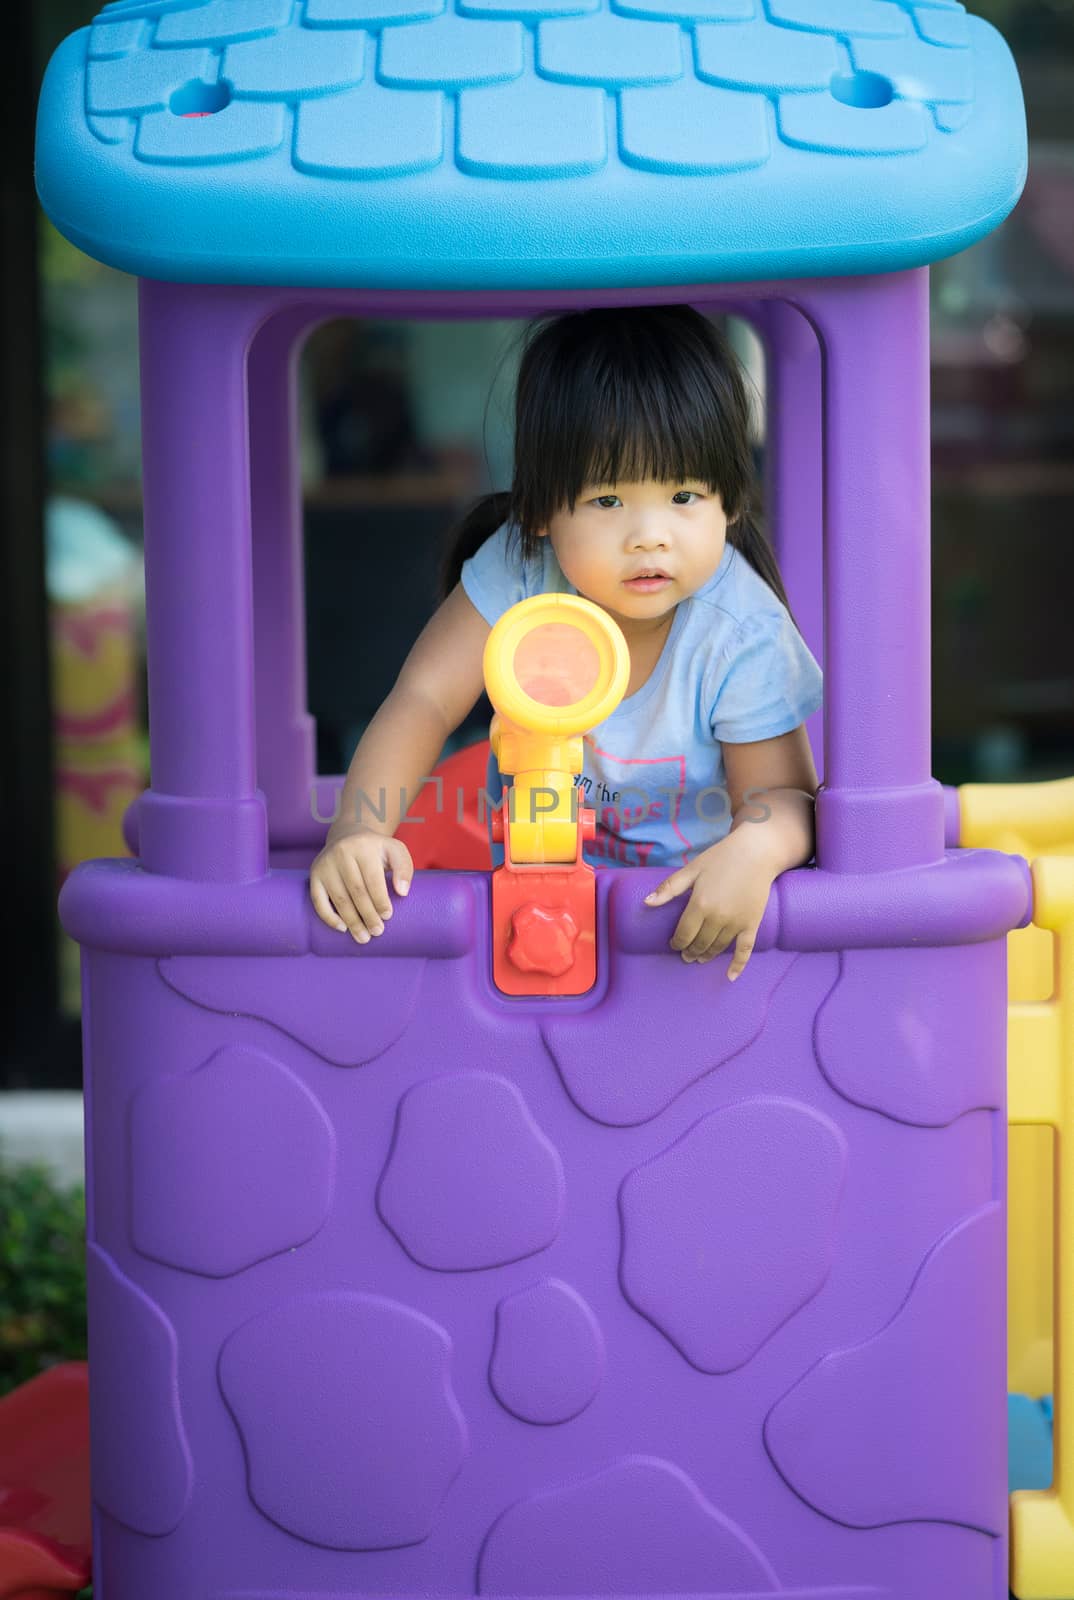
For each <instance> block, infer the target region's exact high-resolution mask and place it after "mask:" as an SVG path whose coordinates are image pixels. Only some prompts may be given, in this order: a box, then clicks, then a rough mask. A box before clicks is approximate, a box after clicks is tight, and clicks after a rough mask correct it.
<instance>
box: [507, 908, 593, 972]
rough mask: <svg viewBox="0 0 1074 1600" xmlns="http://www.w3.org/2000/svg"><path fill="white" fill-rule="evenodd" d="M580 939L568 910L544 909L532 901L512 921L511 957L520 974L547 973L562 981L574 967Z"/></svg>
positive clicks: (519, 909)
mask: <svg viewBox="0 0 1074 1600" xmlns="http://www.w3.org/2000/svg"><path fill="white" fill-rule="evenodd" d="M577 937H578V925H577V923H576V922H575V920H574V918H573V917H572V916H571V914H570V912H569V911H568V910H567V908H566V906H542V905H540V904H539V903H538V902H537V901H536V900H530V901H528V902H527V903H526V904H525V905H524V906H519V908H518V910H517V911H516V912H515V914H514V916H513V917H512V918H511V937H510V940H509V942H508V946H507V957H508V960H509V961H510V962H511V963H512V965H513V966H516V967H517V968H518V969H519V971H520V972H547V973H549V974H550V976H552V977H554V978H558V977H561V976H562V974H563V973H564V972H568V971H569V970H570V968H571V967H572V966H573V965H574V941H575V940H576V939H577Z"/></svg>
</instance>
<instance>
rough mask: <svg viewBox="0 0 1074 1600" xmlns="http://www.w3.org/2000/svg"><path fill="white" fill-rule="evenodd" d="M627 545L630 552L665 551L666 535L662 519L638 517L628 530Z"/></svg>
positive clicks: (657, 517) (658, 517)
mask: <svg viewBox="0 0 1074 1600" xmlns="http://www.w3.org/2000/svg"><path fill="white" fill-rule="evenodd" d="M628 543H629V547H630V549H631V550H666V549H667V545H668V535H667V529H666V527H665V526H664V522H663V518H662V517H660V516H656V517H651V518H648V517H639V518H638V520H637V521H636V522H635V523H634V525H633V526H632V527H631V529H630V532H629V535H628Z"/></svg>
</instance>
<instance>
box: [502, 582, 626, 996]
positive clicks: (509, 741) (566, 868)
mask: <svg viewBox="0 0 1074 1600" xmlns="http://www.w3.org/2000/svg"><path fill="white" fill-rule="evenodd" d="M484 671H485V687H486V690H487V692H488V697H489V699H490V700H491V702H492V704H493V707H494V708H495V712H496V715H495V716H494V717H493V719H492V724H491V727H490V729H489V742H490V744H491V747H492V753H493V755H494V756H495V758H496V761H497V762H498V764H499V767H500V771H501V773H504V774H507V773H510V774H511V775H512V778H513V781H512V783H511V784H510V786H509V787H505V789H504V796H503V806H502V808H501V810H500V811H499V812H498V813H494V815H493V818H492V837H493V839H494V840H499V841H502V843H503V846H504V862H503V865H502V866H500V867H498V868H497V869H496V870H495V872H494V873H493V874H492V956H493V961H492V965H493V979H494V982H495V984H496V986H497V988H498V989H499V990H500V991H501V993H503V994H509V995H533V994H540V995H575V994H584V993H585V992H586V991H587V990H588V989H591V988H592V986H593V984H594V983H595V981H596V884H595V879H594V876H593V869H592V867H590V866H588V865H587V864H586V863H585V862H584V861H583V859H582V845H583V841H584V840H585V839H587V838H590V839H591V838H592V837H593V835H594V831H595V828H596V816H595V813H594V812H593V811H591V810H589V809H588V808H583V807H580V806H579V803H578V789H577V787H576V785H575V782H574V780H575V777H576V776H577V774H578V773H580V772H581V771H582V765H583V745H582V736H583V734H584V733H586V732H587V731H588V729H590V728H594V727H596V726H597V724H598V723H600V722H603V721H604V720H605V718H606V717H609V716H610V715H611V713H612V712H613V711H614V710H615V708H616V706H617V705H618V704H619V702H620V700H621V699H622V698H623V695H624V694H625V693H626V687H627V683H628V681H629V678H630V652H629V651H628V649H627V643H626V640H625V638H624V637H623V634H622V631H621V630H620V628H619V627H618V625H617V624H616V623H615V622H614V621H613V620H612V618H611V617H609V616H608V614H607V613H606V612H604V611H602V610H601V609H600V607H599V606H596V605H594V604H593V603H592V601H590V600H583V599H582V598H581V596H579V595H566V594H542V595H533V596H531V597H530V599H528V600H522V601H520V602H519V603H518V605H515V606H512V607H511V609H510V610H509V611H506V612H505V613H504V615H503V616H502V617H501V618H500V620H499V621H498V622H497V623H496V626H495V627H494V628H493V630H492V632H491V633H490V634H489V637H488V640H487V642H486V644H485V655H484Z"/></svg>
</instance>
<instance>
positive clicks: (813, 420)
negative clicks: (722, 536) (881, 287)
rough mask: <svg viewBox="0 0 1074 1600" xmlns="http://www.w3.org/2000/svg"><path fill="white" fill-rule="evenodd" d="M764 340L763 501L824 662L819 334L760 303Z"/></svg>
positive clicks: (816, 721) (805, 625)
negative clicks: (764, 481) (764, 422)
mask: <svg viewBox="0 0 1074 1600" xmlns="http://www.w3.org/2000/svg"><path fill="white" fill-rule="evenodd" d="M756 326H757V331H758V333H759V334H760V336H761V337H762V339H763V340H764V342H765V350H766V355H767V362H766V368H765V399H766V442H765V479H766V484H765V490H766V492H765V503H766V508H767V512H768V527H769V531H770V535H771V538H772V543H773V546H774V548H775V552H776V557H777V560H778V561H779V568H780V572H781V573H782V574H783V581H784V584H785V585H786V589H787V597H788V599H789V600H790V603H791V609H792V610H793V612H794V619H795V621H796V622H797V624H798V626H799V628H800V629H801V632H802V636H803V637H804V639H805V641H806V643H807V644H808V646H809V648H810V650H812V652H813V654H814V655H815V656H816V658H817V660H818V661H823V660H824V583H823V575H822V567H821V562H822V553H823V546H824V499H823V495H824V473H823V449H824V436H823V429H822V427H821V408H822V399H821V396H822V390H821V360H820V346H819V345H818V343H817V337H816V334H815V333H814V332H813V329H812V328H811V327H810V325H809V323H808V322H807V321H806V319H805V317H803V316H802V314H801V312H800V311H798V310H796V309H795V307H794V306H792V305H788V304H787V303H786V301H783V300H769V301H767V302H765V303H764V304H762V305H761V306H759V307H758V308H757V322H756ZM806 726H807V728H808V731H809V737H810V743H811V744H812V747H813V759H814V761H815V762H816V766H817V773H818V775H819V776H820V778H821V779H822V780H823V777H824V718H823V712H821V711H818V712H816V713H815V714H814V715H813V716H812V717H810V719H809V722H808V723H807V724H806Z"/></svg>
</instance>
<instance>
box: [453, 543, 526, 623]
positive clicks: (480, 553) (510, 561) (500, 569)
mask: <svg viewBox="0 0 1074 1600" xmlns="http://www.w3.org/2000/svg"><path fill="white" fill-rule="evenodd" d="M459 582H460V583H461V584H462V586H463V589H464V590H465V592H466V594H467V596H468V598H469V599H470V600H471V601H472V602H473V604H474V605H475V606H476V608H477V610H478V611H480V613H481V615H482V616H483V617H484V619H485V621H486V622H487V623H488V625H489V627H490V628H492V627H495V625H496V623H497V622H499V620H500V618H501V617H502V616H503V614H504V612H505V611H507V610H509V609H510V607H511V606H513V605H515V604H517V602H518V601H519V600H524V599H525V598H526V595H527V593H528V592H529V588H528V584H527V581H526V569H525V564H524V562H523V560H522V555H521V551H520V548H519V541H518V537H517V534H515V535H514V536H512V529H511V527H510V524H509V523H506V522H505V523H504V524H503V525H502V527H499V528H497V530H496V532H495V533H493V534H491V535H490V536H489V537H488V538H487V539H486V540H485V542H484V544H483V545H482V546H481V547H480V549H478V550H476V551H475V552H474V554H473V555H472V556H471V557H470V558H469V560H467V561H464V562H463V564H462V571H461V573H460V574H459Z"/></svg>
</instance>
